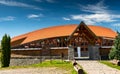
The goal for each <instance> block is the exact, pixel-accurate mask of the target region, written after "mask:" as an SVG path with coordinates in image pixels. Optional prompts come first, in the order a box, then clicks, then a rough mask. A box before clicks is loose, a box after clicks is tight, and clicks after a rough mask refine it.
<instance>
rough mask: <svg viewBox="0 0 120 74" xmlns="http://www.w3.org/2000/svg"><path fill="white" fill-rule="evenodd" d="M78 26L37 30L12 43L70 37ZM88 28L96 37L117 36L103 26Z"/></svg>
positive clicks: (89, 26)
mask: <svg viewBox="0 0 120 74" xmlns="http://www.w3.org/2000/svg"><path fill="white" fill-rule="evenodd" d="M77 26H78V25H76V24H70V25H62V26H54V27H48V28H44V29H40V30H36V31H33V32H29V33H27V34H23V35H20V36H16V37H14V38H12V41H11V42H14V41H16V40H19V39H22V38H25V39H24V40H23V41H22V43H20V44H24V43H28V42H31V41H35V40H40V39H46V38H52V37H60V36H69V35H71V34H72V32H73V31H74V30H75V29H76V27H77ZM88 28H90V30H91V31H92V32H93V33H94V34H95V35H96V36H102V37H110V38H115V36H116V35H117V34H116V32H114V31H113V30H111V29H109V28H105V27H101V26H94V25H88Z"/></svg>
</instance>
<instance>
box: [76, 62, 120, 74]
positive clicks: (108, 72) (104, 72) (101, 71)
mask: <svg viewBox="0 0 120 74" xmlns="http://www.w3.org/2000/svg"><path fill="white" fill-rule="evenodd" d="M77 63H78V64H80V65H81V66H82V67H83V69H84V70H85V71H86V72H87V74H120V70H117V69H115V68H111V67H109V66H107V65H104V64H101V63H99V62H98V61H93V60H92V61H90V60H78V61H77Z"/></svg>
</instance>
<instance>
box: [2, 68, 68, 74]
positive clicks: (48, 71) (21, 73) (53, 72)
mask: <svg viewBox="0 0 120 74" xmlns="http://www.w3.org/2000/svg"><path fill="white" fill-rule="evenodd" d="M0 74H67V71H66V70H62V69H58V68H56V67H53V68H46V67H45V68H24V69H9V70H0Z"/></svg>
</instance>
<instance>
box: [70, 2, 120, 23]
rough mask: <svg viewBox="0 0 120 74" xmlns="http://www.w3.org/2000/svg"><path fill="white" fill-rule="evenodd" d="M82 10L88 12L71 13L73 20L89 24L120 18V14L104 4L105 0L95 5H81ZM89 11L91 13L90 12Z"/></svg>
mask: <svg viewBox="0 0 120 74" xmlns="http://www.w3.org/2000/svg"><path fill="white" fill-rule="evenodd" d="M79 6H80V8H81V10H82V11H84V12H87V14H73V15H70V16H71V18H70V19H73V20H79V21H81V20H82V21H85V22H86V23H87V24H96V23H98V22H99V23H100V22H115V21H118V20H117V19H119V18H120V14H113V13H112V12H109V11H110V10H108V7H107V6H105V5H104V2H103V1H100V2H98V3H97V4H94V5H90V4H88V5H85V6H83V5H79ZM88 12H89V14H88Z"/></svg>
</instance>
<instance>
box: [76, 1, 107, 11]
mask: <svg viewBox="0 0 120 74" xmlns="http://www.w3.org/2000/svg"><path fill="white" fill-rule="evenodd" d="M78 5H79V6H80V8H81V10H82V11H85V12H91V13H106V12H107V6H105V5H104V1H103V0H102V1H100V2H98V3H97V4H93V5H90V4H88V5H85V6H83V5H80V4H78Z"/></svg>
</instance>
